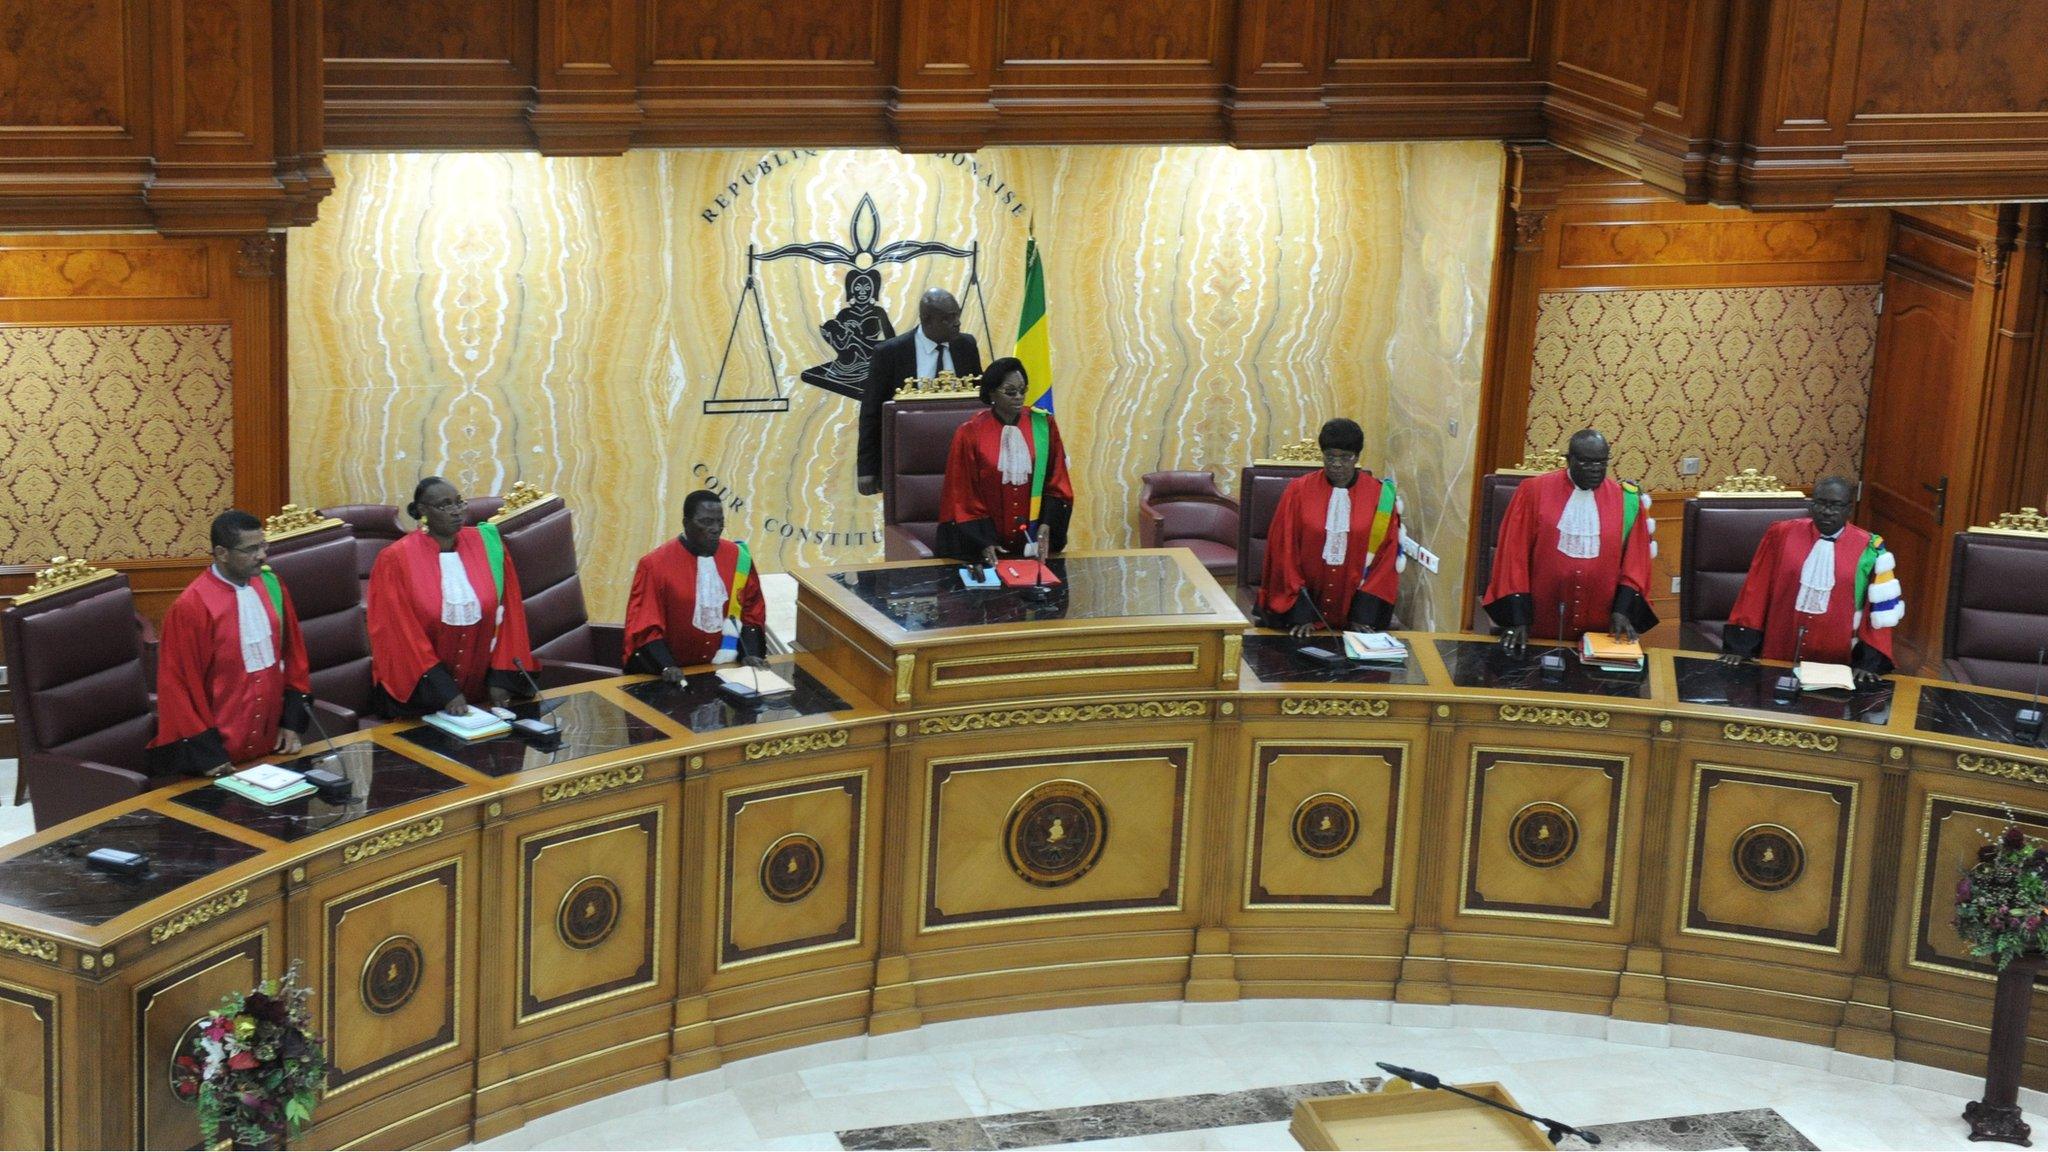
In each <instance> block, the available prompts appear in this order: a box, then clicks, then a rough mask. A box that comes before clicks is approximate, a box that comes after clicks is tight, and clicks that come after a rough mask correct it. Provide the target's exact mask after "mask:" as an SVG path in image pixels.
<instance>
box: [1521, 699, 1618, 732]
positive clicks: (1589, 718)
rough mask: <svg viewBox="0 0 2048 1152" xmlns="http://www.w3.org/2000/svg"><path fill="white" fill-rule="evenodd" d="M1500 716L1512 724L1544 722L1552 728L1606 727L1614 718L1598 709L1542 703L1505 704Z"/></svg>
mask: <svg viewBox="0 0 2048 1152" xmlns="http://www.w3.org/2000/svg"><path fill="white" fill-rule="evenodd" d="M1500 718H1501V719H1502V720H1505V721H1507V722H1508V723H1510V724H1543V725H1546V726H1548V727H1551V728H1605V727H1607V725H1608V722H1609V721H1610V720H1611V719H1612V718H1611V717H1610V716H1609V715H1608V714H1607V713H1606V712H1604V711H1600V710H1596V709H1591V708H1556V707H1552V706H1549V705H1542V704H1503V705H1501V706H1500Z"/></svg>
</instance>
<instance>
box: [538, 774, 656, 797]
mask: <svg viewBox="0 0 2048 1152" xmlns="http://www.w3.org/2000/svg"><path fill="white" fill-rule="evenodd" d="M646 778H647V766H646V765H645V764H628V765H626V766H625V767H623V768H607V769H605V770H604V771H602V772H592V773H590V774H589V775H587V776H578V777H576V778H575V779H573V780H557V781H555V782H554V783H553V784H549V785H547V786H546V787H543V788H542V789H541V790H540V802H541V803H543V804H553V803H554V802H555V801H557V800H574V799H575V798H576V797H578V796H584V795H588V794H589V793H592V792H606V791H609V790H611V789H613V788H624V787H626V786H627V785H629V784H638V783H639V782H640V781H642V780H645V779H646Z"/></svg>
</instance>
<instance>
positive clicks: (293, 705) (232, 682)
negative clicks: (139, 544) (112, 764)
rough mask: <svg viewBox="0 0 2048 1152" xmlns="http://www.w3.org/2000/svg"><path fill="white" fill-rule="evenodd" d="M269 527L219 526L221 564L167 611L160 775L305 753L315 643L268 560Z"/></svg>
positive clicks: (150, 762) (149, 756)
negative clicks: (302, 630) (309, 642)
mask: <svg viewBox="0 0 2048 1152" xmlns="http://www.w3.org/2000/svg"><path fill="white" fill-rule="evenodd" d="M267 559H268V557H267V556H266V555H265V553H264V540H263V524H262V522H261V521H259V520H257V519H256V517H254V516H252V515H250V514H249V513H247V512H243V511H241V510H240V509H234V510H231V511H228V512H223V513H221V514H220V515H219V516H218V517H216V518H215V519H214V521H213V566H212V567H210V568H208V569H207V570H206V571H205V572H202V573H200V575H199V579H197V580H194V581H193V582H192V583H191V584H189V585H187V586H186V588H185V590H184V591H183V592H180V593H179V594H178V598H177V600H175V601H173V602H172V604H171V610H170V611H169V612H168V613H166V614H165V615H164V626H163V631H162V633H161V639H160V643H159V647H158V649H157V667H156V696H157V721H156V736H155V738H154V739H152V740H151V741H150V743H149V750H148V752H147V753H146V757H145V763H146V766H147V767H148V769H149V771H150V774H151V775H158V776H161V775H168V774H172V773H187V774H191V775H203V774H208V773H212V772H215V771H218V770H220V769H223V768H227V767H230V766H232V765H234V764H240V763H243V762H245V761H249V760H254V759H256V758H258V757H261V756H268V755H270V754H271V753H273V752H284V753H291V752H297V751H298V750H299V734H300V733H302V732H304V731H305V730H306V724H307V722H308V721H309V720H310V719H311V712H310V710H309V709H310V706H311V704H312V700H313V698H312V696H311V694H310V693H311V691H312V688H311V685H310V684H309V683H308V681H307V673H306V642H305V640H304V639H303V638H302V637H301V636H300V635H299V616H298V613H297V612H296V611H295V610H294V609H293V608H292V598H291V593H289V592H286V591H285V590H284V586H283V585H282V584H280V583H278V582H277V578H276V576H274V575H272V574H271V573H270V571H269V568H268V567H267V566H266V564H265V560H267Z"/></svg>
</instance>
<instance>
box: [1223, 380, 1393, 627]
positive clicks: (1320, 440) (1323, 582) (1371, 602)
mask: <svg viewBox="0 0 2048 1152" xmlns="http://www.w3.org/2000/svg"><path fill="white" fill-rule="evenodd" d="M1316 446H1317V447H1319V448H1321V449H1322V450H1323V467H1322V469H1321V470H1320V471H1316V472H1310V473H1309V474H1308V475H1306V476H1298V477H1296V478H1295V479H1294V481H1293V482H1292V483H1290V484H1288V485H1287V490H1286V491H1284V492H1282V493H1281V494H1280V504H1279V506H1278V507H1276V508H1275V509H1274V510H1273V523H1272V525H1271V527H1269V528H1268V529H1267V534H1266V568H1265V575H1264V577H1263V578H1262V579H1261V580H1260V582H1259V604H1258V616H1259V623H1260V624H1261V625H1263V626H1264V627H1267V628H1285V629H1287V630H1288V631H1289V632H1291V633H1293V634H1294V635H1296V636H1306V635H1308V634H1309V632H1310V631H1311V630H1312V629H1314V628H1315V626H1316V625H1317V624H1319V623H1321V624H1324V625H1325V626H1327V627H1332V628H1345V627H1350V628H1359V629H1366V630H1377V629H1381V628H1385V627H1386V626H1387V622H1388V620H1390V619H1391V618H1392V617H1393V614H1394V599H1395V597H1397V596H1399V595H1400V592H1401V575H1400V574H1401V572H1402V571H1404V570H1405V569H1406V568H1407V566H1408V565H1407V560H1406V558H1405V557H1403V556H1402V555H1401V498H1400V496H1399V495H1397V494H1396V493H1395V491H1394V482H1393V481H1392V480H1378V479H1375V478H1374V477H1373V475H1372V473H1370V472H1361V471H1360V470H1359V468H1358V453H1359V450H1360V449H1362V448H1364V447H1365V432H1364V430H1363V429H1361V428H1359V426H1358V424H1357V422H1356V421H1353V420H1346V419H1343V418H1341V417H1340V418H1338V419H1335V420H1331V421H1328V422H1326V423H1325V424H1324V425H1323V428H1322V431H1321V432H1319V433H1317V435H1316Z"/></svg>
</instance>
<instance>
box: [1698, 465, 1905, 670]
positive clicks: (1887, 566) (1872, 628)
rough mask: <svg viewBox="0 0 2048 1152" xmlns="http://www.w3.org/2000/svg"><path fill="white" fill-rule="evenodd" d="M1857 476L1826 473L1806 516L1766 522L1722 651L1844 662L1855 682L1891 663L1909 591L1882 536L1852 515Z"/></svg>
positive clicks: (1731, 657)
mask: <svg viewBox="0 0 2048 1152" xmlns="http://www.w3.org/2000/svg"><path fill="white" fill-rule="evenodd" d="M1855 507H1856V485H1855V483H1854V482H1853V481H1850V480H1848V479H1846V478H1844V477H1841V476H1829V477H1826V478H1824V479H1823V480H1821V482H1820V483H1818V484H1816V485H1814V486H1813V499H1811V500H1809V501H1807V502H1806V510H1807V518H1806V519H1804V520H1780V521H1778V522H1777V523H1776V524H1773V525H1771V526H1770V527H1769V528H1767V529H1765V530H1764V538H1763V542H1762V543H1760V544H1758V545H1757V549H1756V557H1755V559H1753V560H1751V561H1750V563H1749V577H1748V578H1747V579H1745V580H1744V581H1743V582H1742V595H1741V596H1739V597H1737V598H1736V600H1735V610H1734V611H1733V612H1732V613H1730V615H1729V618H1728V625H1727V627H1726V628H1725V629H1723V631H1722V633H1721V651H1722V653H1723V654H1722V656H1721V660H1722V662H1723V663H1726V664H1740V663H1742V662H1743V661H1745V660H1751V659H1755V658H1756V657H1757V656H1758V655H1762V656H1763V657H1764V658H1765V659H1766V660H1799V659H1804V660H1818V661H1821V662H1823V663H1827V664H1847V665H1848V666H1849V668H1850V670H1851V671H1852V672H1853V673H1854V674H1855V677H1856V680H1857V682H1858V683H1863V684H1870V683H1874V682H1876V680H1877V678H1878V677H1880V676H1882V675H1884V674H1885V673H1887V672H1889V671H1891V670H1892V629H1893V628H1894V627H1896V626H1897V625H1898V623H1899V621H1901V620H1903V619H1905V617H1906V600H1905V594H1904V593H1903V592H1902V591H1901V590H1900V588H1899V581H1898V577H1897V576H1896V575H1895V574H1894V569H1895V568H1896V567H1897V565H1896V563H1895V562H1894V561H1893V559H1892V554H1891V553H1890V552H1889V551H1887V550H1886V549H1885V546H1884V538H1883V537H1882V536H1877V535H1874V534H1872V533H1870V532H1868V531H1866V530H1864V529H1862V528H1858V527H1856V526H1855V525H1854V524H1851V523H1849V513H1850V511H1851V510H1852V509H1854V508H1855Z"/></svg>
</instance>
